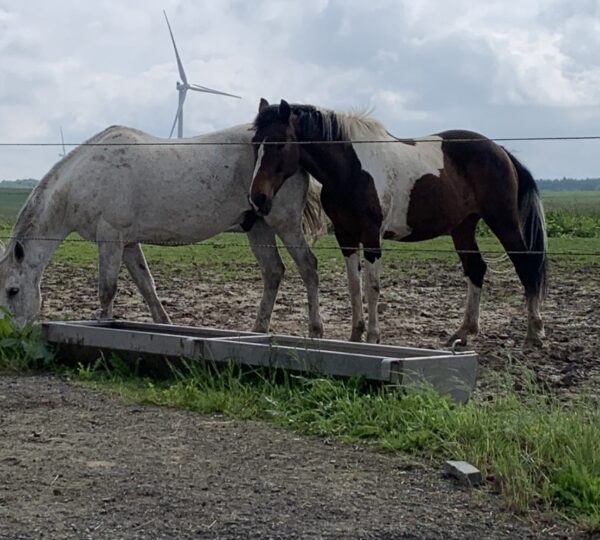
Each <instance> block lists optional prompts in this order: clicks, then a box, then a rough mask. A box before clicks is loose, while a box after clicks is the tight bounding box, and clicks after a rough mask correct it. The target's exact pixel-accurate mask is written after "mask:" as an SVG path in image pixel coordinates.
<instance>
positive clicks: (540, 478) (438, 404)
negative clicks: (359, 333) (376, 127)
mask: <svg viewBox="0 0 600 540" xmlns="http://www.w3.org/2000/svg"><path fill="white" fill-rule="evenodd" d="M74 376H75V377H76V378H77V380H79V381H84V382H85V383H86V384H90V385H92V386H94V387H95V388H100V389H104V390H109V391H112V392H116V393H118V394H119V395H121V396H122V397H124V398H125V399H127V400H129V401H133V402H136V403H147V404H154V405H161V406H167V407H183V408H186V409H190V410H193V411H197V412H200V413H208V414H210V413H224V414H226V415H228V416H230V417H233V418H239V419H254V420H263V421H268V422H270V423H273V424H275V425H277V426H280V427H284V428H286V429H291V430H294V431H297V432H300V433H304V434H308V435H313V436H323V437H333V438H335V439H337V440H339V441H343V442H348V443H362V444H368V445H371V446H374V447H376V448H379V449H382V450H386V451H393V452H402V453H404V454H408V455H412V456H415V457H419V458H424V459H429V460H435V461H436V462H439V461H440V460H445V459H465V460H467V461H469V462H470V463H473V464H474V465H476V466H477V467H479V468H480V469H481V470H482V471H483V472H484V474H485V475H486V476H487V477H488V479H490V481H492V482H493V483H494V484H495V485H496V486H497V488H498V489H499V490H500V491H501V493H502V496H503V497H504V500H505V502H506V504H507V506H508V507H509V508H511V509H513V510H516V511H521V512H525V511H527V510H528V509H532V508H538V509H542V510H550V511H555V512H557V513H559V514H561V515H564V516H566V517H567V518H569V519H571V520H573V521H574V522H576V523H577V524H578V525H580V526H581V527H583V528H585V529H587V530H588V531H600V453H598V452H597V441H598V440H600V410H599V409H598V408H597V407H596V406H594V405H593V403H592V402H591V401H590V400H587V399H583V398H582V399H580V400H578V401H576V402H572V403H570V404H569V406H568V407H567V406H565V405H563V404H561V403H560V402H558V401H557V400H555V399H554V398H552V397H550V396H549V395H546V394H544V393H543V392H542V391H541V390H540V389H539V388H538V387H536V386H535V385H534V384H533V383H531V384H530V388H529V392H528V395H527V397H526V398H522V397H519V396H517V395H516V394H515V393H514V392H512V391H511V390H508V388H510V384H509V383H510V381H509V380H508V379H507V380H506V384H505V388H507V390H506V391H505V392H503V394H502V395H501V396H498V397H496V398H495V399H494V400H493V401H488V402H485V403H476V402H470V403H468V404H466V405H462V406H458V405H454V404H452V403H451V402H450V401H449V400H448V399H447V398H445V397H443V396H440V395H437V394H435V393H433V392H432V391H430V390H428V389H423V388H420V389H418V388H413V389H409V390H408V391H406V390H402V389H400V388H398V387H391V386H387V387H383V386H369V385H366V384H364V383H361V382H360V381H358V380H354V381H337V380H332V379H328V378H307V377H301V376H295V375H289V374H287V375H283V376H279V377H278V376H277V375H276V374H273V373H267V372H265V371H253V372H245V373H240V371H238V370H237V369H236V368H235V367H230V368H229V369H226V370H224V371H219V372H216V371H215V370H212V369H208V368H206V367H199V366H198V365H195V366H190V367H189V369H188V370H187V371H186V372H185V373H178V374H176V376H175V377H174V378H173V379H172V380H169V381H152V380H148V379H140V378H138V377H136V376H135V375H134V374H131V373H128V371H127V368H126V366H124V364H123V363H122V362H121V361H120V360H119V359H118V358H116V357H113V358H111V359H109V360H108V361H99V362H97V363H96V365H95V367H94V368H83V367H82V368H80V369H79V370H78V371H77V372H76V373H75V374H74Z"/></svg>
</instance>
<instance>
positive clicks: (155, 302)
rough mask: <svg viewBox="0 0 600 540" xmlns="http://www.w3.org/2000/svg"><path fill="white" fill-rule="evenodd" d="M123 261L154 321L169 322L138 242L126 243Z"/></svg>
mask: <svg viewBox="0 0 600 540" xmlns="http://www.w3.org/2000/svg"><path fill="white" fill-rule="evenodd" d="M123 262H124V263H125V266H126V267H127V270H128V271H129V274H130V275H131V277H132V279H133V281H134V282H135V284H136V286H137V288H138V290H139V291H140V293H141V294H142V296H143V297H144V300H145V301H146V304H148V308H150V313H151V314H152V320H153V321H154V322H156V323H163V324H171V319H170V318H169V315H168V314H167V312H166V311H165V309H164V307H163V305H162V304H161V302H160V300H159V299H158V296H157V294H156V287H155V285H154V279H153V278H152V274H151V273H150V269H149V268H148V264H147V263H146V258H145V257H144V252H143V251H142V247H141V246H140V244H127V245H126V246H125V249H124V250H123Z"/></svg>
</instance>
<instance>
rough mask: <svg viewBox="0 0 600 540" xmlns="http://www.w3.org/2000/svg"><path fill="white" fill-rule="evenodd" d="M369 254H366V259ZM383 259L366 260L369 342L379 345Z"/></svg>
mask: <svg viewBox="0 0 600 540" xmlns="http://www.w3.org/2000/svg"><path fill="white" fill-rule="evenodd" d="M367 254H368V252H365V258H366V257H367ZM380 274H381V258H377V259H375V260H374V261H373V262H370V261H369V260H368V259H366V260H365V281H366V283H365V287H366V289H365V295H366V297H367V308H368V310H369V311H368V312H369V323H368V329H367V342H368V343H379V342H380V340H381V331H380V329H379V313H378V304H379V291H380V288H381V286H380Z"/></svg>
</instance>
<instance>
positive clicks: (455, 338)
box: [446, 334, 468, 347]
mask: <svg viewBox="0 0 600 540" xmlns="http://www.w3.org/2000/svg"><path fill="white" fill-rule="evenodd" d="M457 342H458V343H457ZM467 343H468V341H467V338H466V337H461V336H459V335H458V334H453V335H452V336H451V337H450V339H448V340H447V341H446V347H457V346H458V347H466V346H467Z"/></svg>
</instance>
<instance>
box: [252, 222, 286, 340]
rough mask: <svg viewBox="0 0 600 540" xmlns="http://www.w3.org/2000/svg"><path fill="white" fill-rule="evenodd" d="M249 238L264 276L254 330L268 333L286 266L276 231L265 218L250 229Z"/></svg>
mask: <svg viewBox="0 0 600 540" xmlns="http://www.w3.org/2000/svg"><path fill="white" fill-rule="evenodd" d="M248 238H249V240H250V249H251V250H252V253H254V256H255V257H256V260H257V262H258V265H259V266H260V271H261V274H262V278H263V294H262V298H261V301H260V305H259V307H258V312H257V314H256V321H255V322H254V328H253V331H254V332H262V333H267V332H268V331H269V325H270V322H271V315H272V314H273V307H274V305H275V300H276V298H277V293H278V292H279V284H280V283H281V280H282V278H283V275H284V273H285V266H284V264H283V261H282V260H281V257H280V255H279V251H278V250H277V245H276V242H275V232H274V231H273V229H272V228H271V227H269V226H268V225H267V224H266V223H265V222H264V220H262V219H259V220H257V221H256V222H255V223H254V225H253V226H252V228H251V229H250V230H249V231H248Z"/></svg>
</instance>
